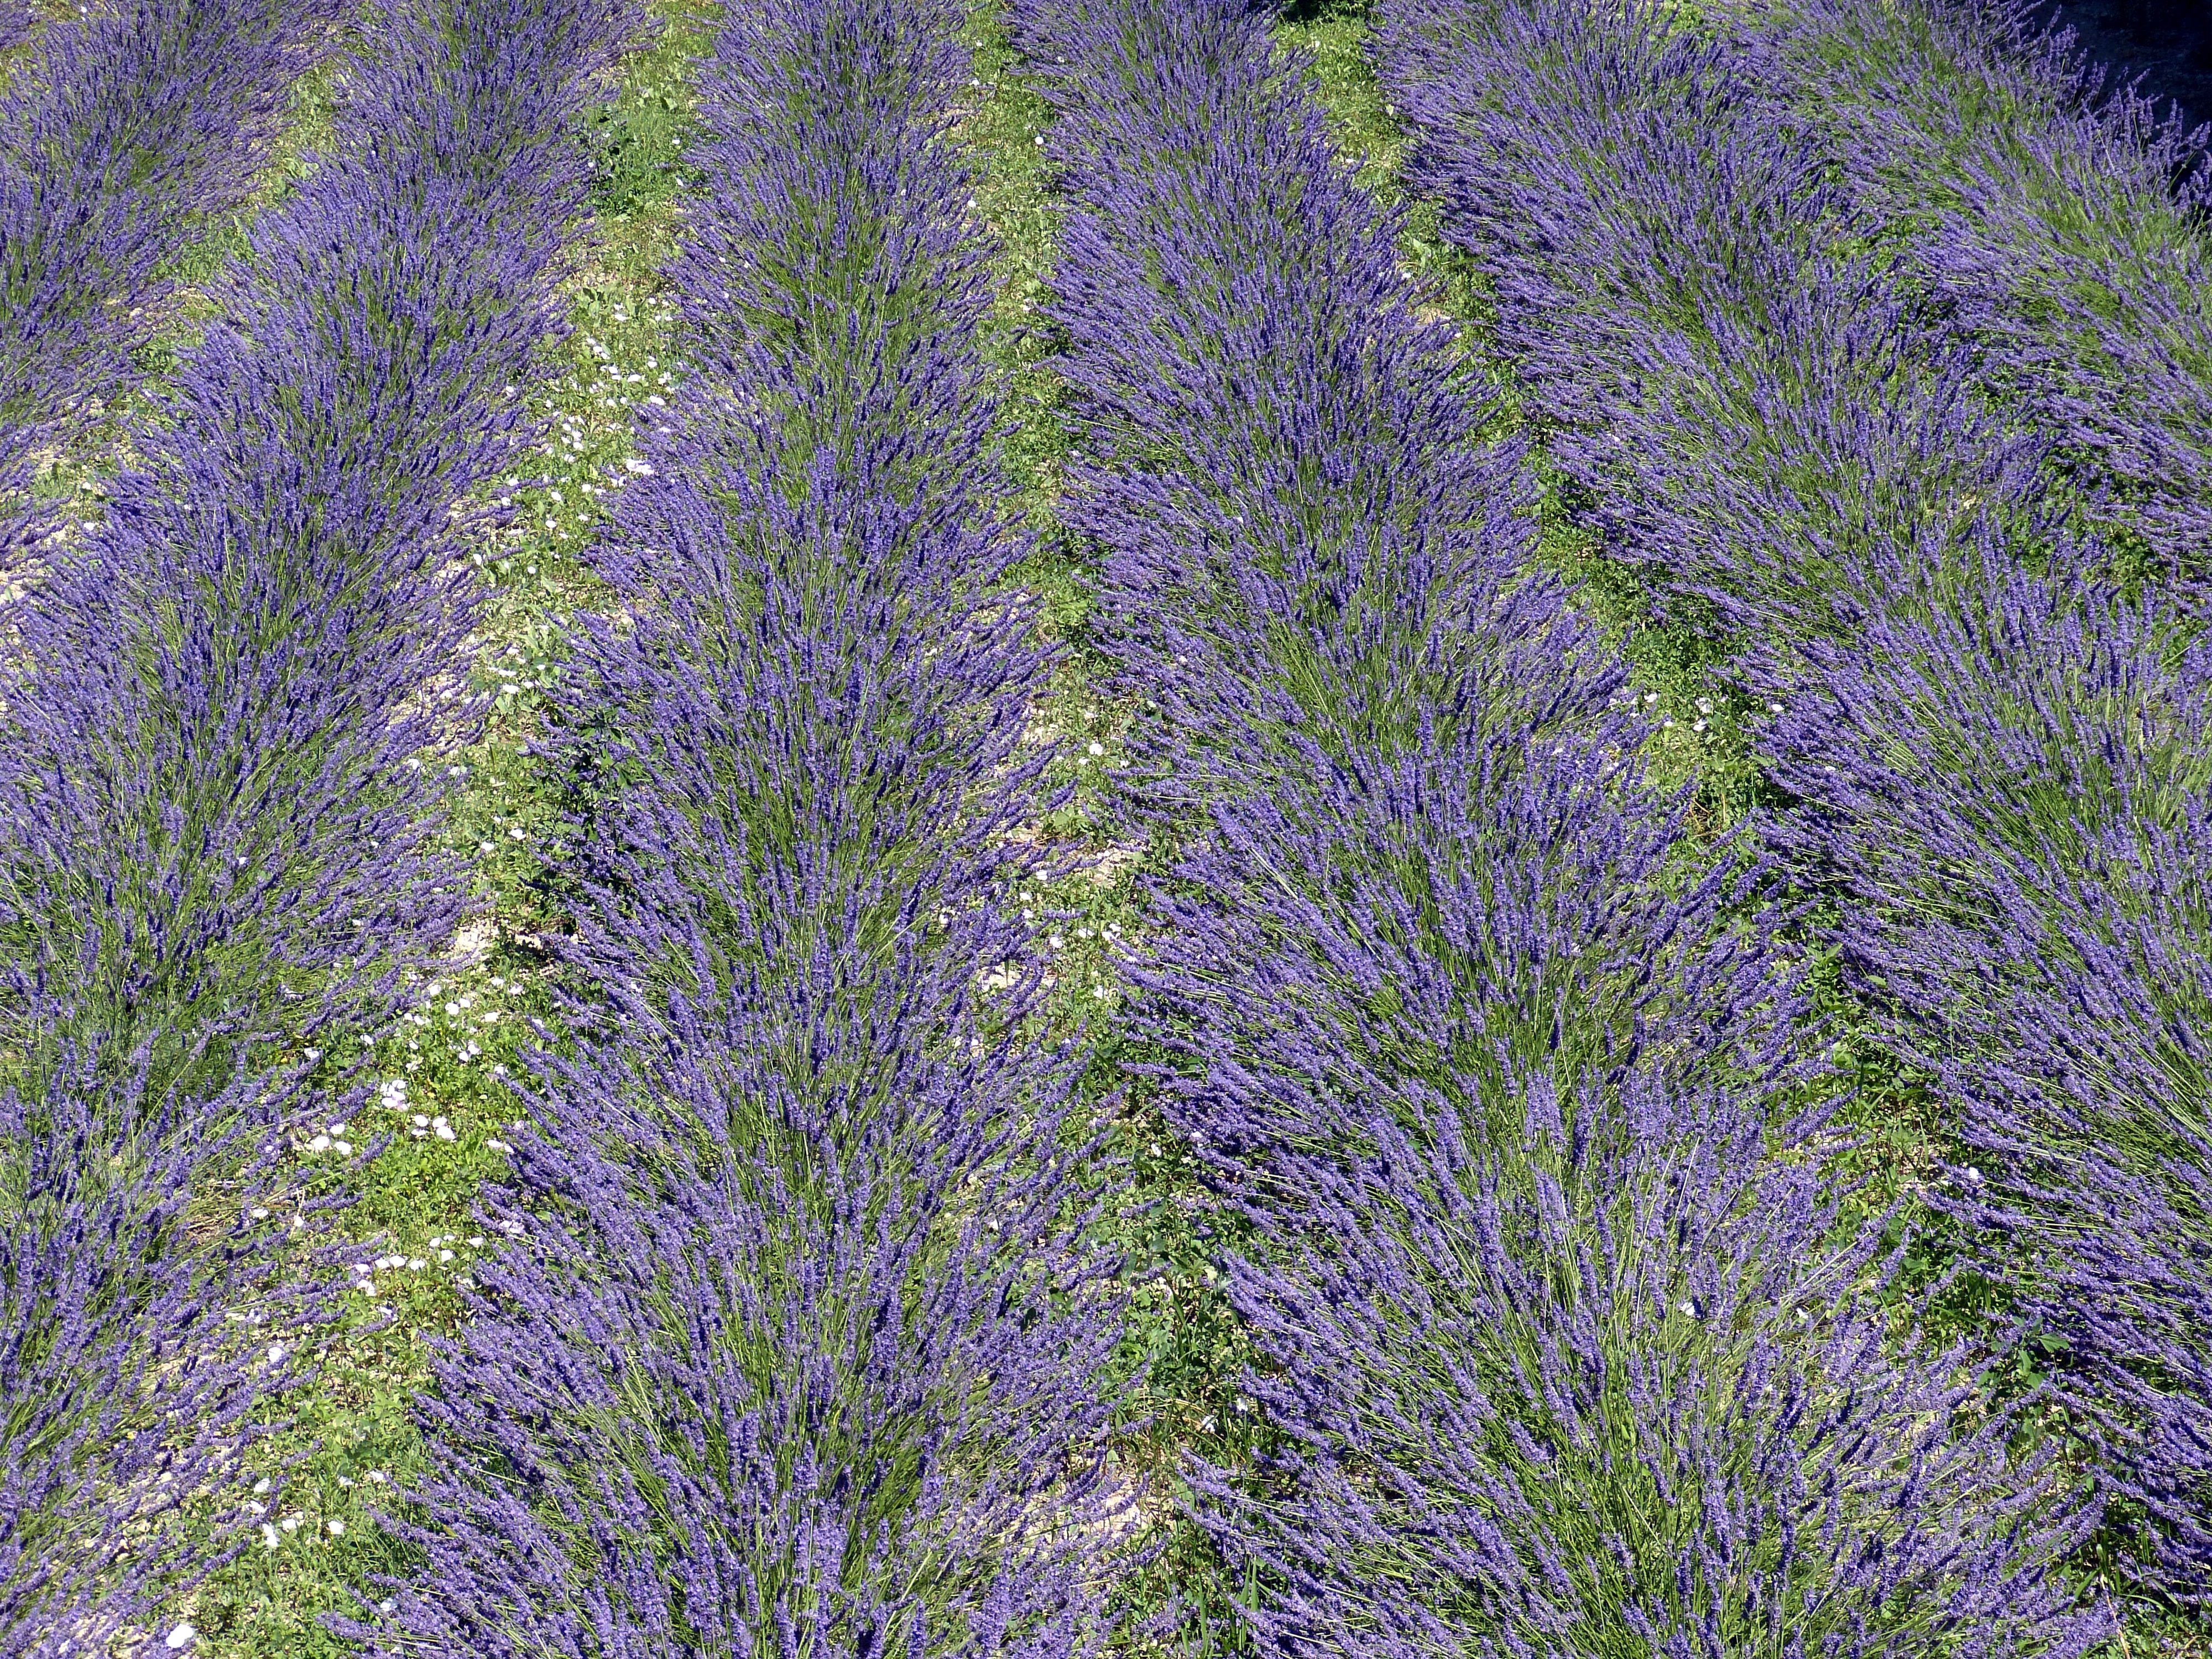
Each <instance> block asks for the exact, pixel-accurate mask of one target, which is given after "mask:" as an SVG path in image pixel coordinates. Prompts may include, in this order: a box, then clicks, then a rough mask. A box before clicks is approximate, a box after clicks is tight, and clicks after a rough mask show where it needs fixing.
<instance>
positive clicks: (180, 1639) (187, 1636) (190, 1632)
mask: <svg viewBox="0 0 2212 1659" xmlns="http://www.w3.org/2000/svg"><path fill="white" fill-rule="evenodd" d="M198 1634H199V1632H197V1631H196V1630H194V1629H193V1628H192V1627H191V1626H190V1625H179V1626H177V1627H176V1629H174V1630H173V1631H171V1632H169V1634H168V1636H167V1638H166V1639H165V1640H164V1641H163V1642H162V1644H161V1645H162V1646H163V1647H165V1648H167V1649H168V1650H170V1651H172V1652H174V1651H175V1650H177V1649H179V1648H185V1647H190V1646H191V1642H192V1638H194V1637H195V1636H197V1635H198Z"/></svg>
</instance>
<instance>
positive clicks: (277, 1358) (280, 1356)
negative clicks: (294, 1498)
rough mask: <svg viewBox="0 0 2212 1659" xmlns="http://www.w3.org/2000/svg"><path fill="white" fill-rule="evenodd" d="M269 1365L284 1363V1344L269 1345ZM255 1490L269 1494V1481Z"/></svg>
mask: <svg viewBox="0 0 2212 1659" xmlns="http://www.w3.org/2000/svg"><path fill="white" fill-rule="evenodd" d="M269 1363H270V1364H272V1365H281V1364H283V1363H284V1345H283V1343H282V1342H271V1343H270V1345H269ZM253 1490H254V1491H256V1492H267V1491H268V1490H269V1483H268V1481H266V1480H262V1481H260V1482H258V1484H257V1485H256V1486H254V1488H253Z"/></svg>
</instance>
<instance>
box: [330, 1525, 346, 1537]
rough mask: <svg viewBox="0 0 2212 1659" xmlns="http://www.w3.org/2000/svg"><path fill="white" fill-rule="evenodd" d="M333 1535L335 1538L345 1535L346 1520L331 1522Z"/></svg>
mask: <svg viewBox="0 0 2212 1659" xmlns="http://www.w3.org/2000/svg"><path fill="white" fill-rule="evenodd" d="M344 1536H345V1522H343V1521H333V1522H331V1537H333V1538H343V1537H344Z"/></svg>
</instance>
